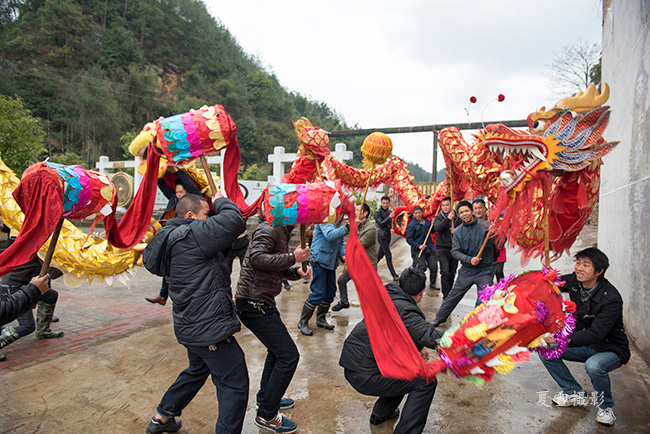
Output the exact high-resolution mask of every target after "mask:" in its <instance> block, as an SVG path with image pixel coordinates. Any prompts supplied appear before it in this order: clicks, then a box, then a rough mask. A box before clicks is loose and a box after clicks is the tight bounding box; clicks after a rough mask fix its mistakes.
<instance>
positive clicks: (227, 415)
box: [0, 191, 630, 434]
mask: <svg viewBox="0 0 650 434" xmlns="http://www.w3.org/2000/svg"><path fill="white" fill-rule="evenodd" d="M184 193H185V194H182V195H181V196H180V197H178V195H177V196H176V198H175V199H176V200H175V203H174V206H173V208H174V211H175V217H173V218H169V219H168V220H167V224H166V225H165V227H164V228H163V229H162V230H161V231H160V232H159V233H158V234H157V235H156V236H155V237H154V238H153V240H152V241H151V242H150V243H149V246H148V247H147V249H146V250H145V252H144V264H145V266H146V267H147V269H149V271H151V272H152V273H154V274H157V275H159V276H163V277H164V278H165V281H166V284H167V290H168V297H169V298H171V300H172V302H173V310H172V314H173V323H174V333H175V335H176V338H177V340H178V342H179V343H180V344H181V345H183V346H184V347H185V348H186V349H187V357H188V367H187V369H185V370H183V371H182V372H181V373H180V374H179V375H178V377H177V378H176V380H175V381H174V382H173V384H172V385H171V386H170V387H169V389H168V390H167V391H166V392H165V393H164V395H163V397H162V398H161V401H160V403H159V405H158V407H157V409H156V414H155V415H154V416H153V418H152V419H151V421H150V423H149V425H148V427H147V428H146V432H147V433H149V434H155V433H165V432H168V433H173V432H177V431H178V430H180V428H181V426H182V423H181V421H180V419H179V418H178V417H179V416H180V415H181V413H182V411H183V410H184V409H185V408H186V407H187V405H188V404H189V403H190V402H191V401H192V399H193V398H194V396H195V395H196V394H197V393H198V391H199V390H200V389H201V387H202V386H203V385H204V384H205V382H206V381H207V378H208V377H209V376H210V377H211V379H212V382H213V383H214V385H215V387H216V390H217V400H218V406H219V416H218V419H217V422H216V427H215V432H216V433H239V432H241V431H242V428H243V422H244V415H245V413H246V408H247V403H248V393H249V377H248V370H247V366H246V360H245V356H244V352H243V351H242V349H241V348H240V346H239V344H238V343H237V340H236V338H235V334H236V333H237V332H238V331H239V330H240V329H241V325H240V324H242V323H243V324H244V325H245V326H246V327H247V328H248V329H249V330H250V331H251V332H252V333H253V334H254V335H255V336H256V337H257V339H259V341H260V342H261V343H262V344H263V345H264V346H265V347H266V348H267V357H266V360H265V364H264V368H263V372H262V376H261V381H260V385H259V391H258V393H257V395H256V407H257V414H256V417H255V419H254V423H255V424H256V425H257V426H259V427H261V428H266V429H268V430H270V431H273V432H278V433H291V432H295V431H296V430H297V424H296V423H295V422H294V421H292V420H290V419H289V418H287V417H286V416H284V415H283V414H282V413H281V411H282V410H284V409H287V408H291V407H293V406H294V405H295V402H294V400H292V399H290V398H288V397H285V396H284V395H285V393H286V391H287V389H288V387H289V384H290V382H291V380H292V378H293V375H294V373H295V371H296V367H297V366H298V363H299V359H300V353H299V351H298V348H297V346H296V344H295V342H294V341H293V338H292V337H291V335H290V334H289V332H288V331H287V328H286V326H285V324H284V322H283V321H282V318H281V316H280V312H279V311H278V309H277V308H276V297H277V296H278V295H279V294H280V293H281V292H282V287H283V282H284V281H287V280H293V281H295V280H301V279H302V280H303V281H311V283H310V294H309V296H308V297H307V299H306V300H305V302H304V304H303V307H302V312H301V315H300V320H299V323H298V329H299V330H300V332H301V333H302V334H303V335H305V336H313V334H314V332H313V330H312V329H311V328H310V327H309V321H310V319H311V317H312V316H313V314H314V312H316V326H317V327H319V328H322V329H324V330H332V329H333V328H334V325H332V324H330V323H329V322H328V321H327V314H328V312H329V310H330V305H331V303H332V302H333V301H334V297H335V295H336V289H337V276H336V273H337V269H338V267H339V262H341V261H345V238H346V235H348V233H349V231H350V226H349V225H348V224H346V223H341V222H337V223H336V224H320V225H316V226H315V227H314V234H313V240H312V242H311V246H306V247H304V248H302V247H297V248H295V249H294V250H293V251H291V250H290V249H289V239H290V237H291V233H292V231H293V227H291V226H282V227H272V226H270V225H269V224H268V223H266V222H263V221H262V222H261V223H260V224H259V225H258V227H257V228H256V229H255V231H254V232H253V233H252V236H251V240H250V243H249V246H248V248H247V249H246V253H245V255H244V258H243V261H242V263H241V271H240V274H239V276H238V280H237V285H236V292H235V295H234V300H233V295H232V289H231V264H232V258H231V259H230V263H229V253H230V251H231V250H232V248H233V245H234V243H235V242H236V241H237V240H238V239H240V237H241V234H242V233H244V232H245V229H246V223H245V221H244V219H243V217H242V215H241V213H240V211H239V209H238V208H237V207H236V206H235V204H234V203H233V202H231V201H230V200H229V199H227V198H225V197H223V196H222V195H221V194H217V195H216V196H215V197H214V199H212V202H211V206H210V204H208V202H207V201H206V199H205V197H203V196H200V195H197V194H192V193H188V192H187V191H185V192H184ZM440 208H441V209H440V212H439V213H438V214H437V215H435V216H434V217H433V218H432V221H430V220H429V219H427V218H425V217H424V216H423V212H422V209H421V208H420V207H415V208H414V209H413V215H412V218H411V220H410V223H409V224H408V227H407V230H406V240H407V242H408V244H409V245H410V246H411V254H412V259H413V264H412V266H410V267H408V268H406V269H405V270H403V271H402V272H401V273H400V274H399V275H398V274H397V272H396V271H395V269H394V266H393V263H392V255H391V252H390V240H391V238H392V235H393V222H394V218H395V213H394V211H392V210H391V209H390V200H389V198H388V197H383V198H382V200H381V205H380V207H379V208H378V209H377V211H376V212H375V214H374V217H375V219H374V220H375V221H374V222H372V221H371V220H369V216H370V208H369V207H368V205H367V204H365V205H364V206H362V207H359V209H358V211H357V212H358V221H359V239H360V242H361V244H362V245H363V247H364V248H365V250H366V253H367V254H368V256H369V259H370V260H371V263H372V264H373V265H374V266H375V267H377V263H378V262H379V261H380V260H381V259H383V258H385V259H386V265H387V267H388V270H389V271H390V273H391V276H392V280H393V281H392V282H389V283H387V284H386V285H385V287H386V290H387V292H388V294H389V295H390V297H391V300H392V302H393V304H394V305H395V308H396V310H397V312H398V314H399V315H400V317H401V319H402V321H403V322H404V325H405V327H406V329H407V330H408V332H409V335H410V336H411V338H412V339H413V342H414V344H415V346H416V347H417V348H418V350H419V351H420V352H421V354H422V357H423V359H424V360H425V361H426V360H428V358H429V353H428V350H427V349H435V347H436V345H437V344H438V342H439V340H440V338H441V337H442V331H440V330H438V329H437V327H438V326H440V325H441V324H442V323H443V322H445V321H446V320H447V319H448V318H449V316H450V314H451V312H452V311H453V310H454V309H455V307H456V306H457V304H458V303H459V301H460V300H461V299H462V298H463V297H464V296H465V294H466V293H467V292H468V290H469V289H470V288H471V287H472V286H473V285H477V287H478V288H482V286H483V285H488V284H492V283H493V278H494V272H495V268H496V264H497V261H498V257H499V255H500V251H501V250H502V249H503V246H496V245H495V244H494V241H493V240H492V239H491V238H490V237H489V231H488V226H489V224H488V222H487V213H486V206H485V202H484V201H482V200H481V199H477V200H474V201H473V203H472V202H469V201H461V202H459V203H458V204H457V205H456V206H455V207H453V206H452V203H451V199H450V198H444V199H443V200H442V203H441V207H440ZM432 235H433V237H432ZM575 259H576V263H575V268H574V272H573V273H571V274H567V275H565V276H563V279H564V280H566V282H567V285H565V286H564V287H563V289H562V290H563V291H565V292H567V293H568V296H569V297H570V299H571V300H572V301H574V302H575V303H576V306H577V312H576V315H577V327H576V330H575V332H574V333H573V335H572V336H571V338H570V340H569V348H568V349H567V350H566V351H565V353H564V354H563V355H562V357H561V358H559V359H550V358H548V359H547V358H544V357H542V362H543V364H544V366H545V367H546V368H547V369H548V371H549V373H550V375H551V376H552V378H553V379H554V380H555V381H556V382H557V383H558V386H559V387H560V388H561V389H562V391H561V392H560V393H558V394H557V395H556V397H555V398H554V399H553V403H554V404H555V405H557V406H559V407H565V406H572V405H580V400H581V399H583V398H584V396H585V394H586V392H585V391H584V389H583V388H582V387H581V386H580V385H579V384H578V383H577V382H576V380H575V379H574V378H573V376H572V375H571V373H570V371H569V370H568V368H567V367H566V365H565V364H564V362H563V360H569V361H577V362H584V363H585V369H586V371H587V374H588V375H589V377H590V379H591V381H592V385H593V387H594V389H595V390H596V392H597V393H599V394H600V395H599V396H602V398H603V399H602V401H601V402H600V403H599V411H598V415H597V421H598V422H599V423H601V424H604V425H612V424H614V420H615V416H614V413H613V410H612V407H613V405H614V400H613V397H612V394H611V385H610V382H609V375H608V372H610V371H611V370H613V369H616V368H618V367H620V366H621V365H622V364H625V363H627V361H628V360H629V357H630V352H629V346H628V341H627V337H626V335H625V331H624V326H623V319H622V299H621V297H620V294H619V293H618V291H617V290H616V288H615V287H614V286H613V285H612V284H611V283H610V282H608V281H607V279H605V277H604V275H605V271H606V270H607V268H608V265H609V263H608V259H607V256H605V254H604V253H602V252H601V251H599V250H598V249H595V248H590V249H586V250H583V251H581V252H578V254H577V255H576V256H575ZM458 263H460V264H461V268H460V270H459V271H458V273H457V270H456V269H457V265H458ZM427 269H428V270H429V288H430V289H433V290H434V291H438V290H440V289H439V288H438V287H437V285H436V279H437V272H438V269H440V273H441V279H440V282H441V287H442V288H441V295H442V297H443V303H442V305H441V307H440V309H439V310H438V312H437V314H436V317H435V319H434V320H433V321H431V322H429V321H427V319H426V315H425V313H424V312H422V310H421V309H420V308H419V307H418V303H419V302H420V301H421V300H422V297H423V294H424V291H425V288H426V286H427V285H426V280H427V278H426V270H427ZM349 280H350V277H349V273H348V272H347V270H344V271H343V273H342V274H341V276H339V278H338V287H339V291H340V301H339V303H338V304H337V305H335V306H334V308H333V310H334V311H340V310H342V309H347V308H350V302H349V298H348V294H347V284H348V282H349ZM48 282H49V275H46V276H44V277H34V278H32V279H31V281H29V282H27V281H21V285H18V284H16V288H15V290H13V291H12V292H11V293H10V294H5V295H4V296H3V297H2V298H0V300H1V301H2V304H1V309H0V319H1V320H2V324H6V323H9V322H11V321H13V320H14V319H15V318H16V317H18V316H20V315H24V314H25V313H26V312H30V311H31V308H33V307H34V305H35V304H36V303H37V302H38V300H44V299H43V296H44V295H45V294H47V292H48ZM50 291H51V290H50ZM161 297H162V296H161ZM48 300H51V299H48ZM54 300H55V299H54ZM477 303H478V301H477ZM46 304H47V303H46ZM52 312H53V308H52V310H51V312H49V317H46V318H45V319H44V320H45V321H46V322H47V327H45V328H42V329H39V330H40V332H42V333H46V334H47V333H50V334H52V333H53V334H56V332H54V331H52V330H50V329H49V323H50V321H51V319H52V318H51V314H52ZM32 320H33V317H32ZM3 333H4V332H3ZM46 337H55V336H46ZM546 342H547V344H548V345H549V347H551V348H552V347H553V346H554V345H557V343H556V342H555V341H554V339H553V338H552V337H548V338H547V339H546ZM339 363H340V365H341V366H342V367H343V369H344V374H345V378H346V379H347V381H348V382H349V383H350V385H351V386H352V387H353V388H354V389H355V390H357V391H358V392H359V393H362V394H365V395H369V396H376V397H378V399H377V401H376V403H375V405H374V408H373V410H372V413H371V416H370V423H371V424H374V425H378V424H381V423H383V422H385V421H387V420H390V419H395V418H398V417H399V421H398V422H397V424H396V425H395V430H394V432H395V433H420V432H422V430H423V429H424V426H425V424H426V420H427V415H428V412H429V407H430V405H431V402H432V400H433V397H434V394H435V390H436V385H437V383H436V382H435V381H425V380H424V379H422V378H416V379H414V380H412V381H405V380H397V379H392V378H387V377H384V376H383V375H382V374H381V371H380V369H379V367H378V365H377V362H376V360H375V357H374V354H373V351H372V347H371V344H370V340H369V337H368V331H367V327H366V324H365V321H361V322H360V323H359V324H357V325H356V326H355V327H354V329H353V331H352V332H351V333H350V334H349V336H348V337H347V339H346V340H345V342H344V343H343V348H342V351H341V354H340V362H339ZM405 396H407V399H406V403H405V404H404V406H403V408H402V414H401V417H400V411H399V406H400V404H401V402H402V401H403V399H404V397H405Z"/></svg>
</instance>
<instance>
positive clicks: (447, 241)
mask: <svg viewBox="0 0 650 434" xmlns="http://www.w3.org/2000/svg"><path fill="white" fill-rule="evenodd" d="M461 224H463V221H462V220H461V219H459V218H458V217H456V212H455V211H454V209H453V207H452V206H451V198H450V197H449V196H447V197H444V198H442V200H441V201H440V213H439V214H438V215H437V216H436V218H435V219H434V220H433V229H434V230H435V231H436V232H437V233H438V235H437V236H436V250H437V255H438V263H439V264H440V286H442V298H446V297H447V295H448V294H449V292H450V291H451V288H452V287H453V286H454V279H455V278H456V269H457V268H458V261H457V260H456V259H455V258H454V257H453V256H452V255H451V237H452V235H453V234H454V230H455V228H457V227H458V226H460V225H461Z"/></svg>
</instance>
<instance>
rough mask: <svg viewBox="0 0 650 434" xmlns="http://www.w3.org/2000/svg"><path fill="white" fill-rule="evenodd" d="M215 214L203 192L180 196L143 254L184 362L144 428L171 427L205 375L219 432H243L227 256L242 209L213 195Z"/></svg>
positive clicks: (244, 388)
mask: <svg viewBox="0 0 650 434" xmlns="http://www.w3.org/2000/svg"><path fill="white" fill-rule="evenodd" d="M212 205H213V209H214V213H215V215H214V216H212V217H208V213H209V210H210V208H209V206H208V203H207V202H206V201H205V199H204V198H203V197H202V196H198V195H193V194H189V195H187V196H185V197H183V198H182V199H180V200H179V201H178V204H177V205H176V215H177V216H179V217H176V218H172V219H170V220H169V221H168V222H167V225H166V226H165V227H164V228H163V229H162V230H161V231H160V232H159V233H158V234H157V235H156V236H155V237H154V238H153V239H152V240H151V242H150V243H149V246H148V247H147V249H146V250H145V252H144V263H145V266H146V267H147V269H149V270H150V271H152V270H153V271H155V272H156V273H157V274H159V275H162V276H165V277H166V279H167V282H168V283H169V296H170V297H171V299H172V301H173V302H174V308H173V311H172V315H173V319H174V333H175V334H176V339H178V342H179V343H180V344H182V345H183V346H184V347H185V348H187V357H188V359H189V367H188V368H187V369H186V370H184V371H183V372H181V373H180V375H179V376H178V378H177V379H176V381H175V382H174V384H172V385H171V386H170V387H169V389H168V390H167V392H166V393H165V395H164V396H163V398H162V400H161V402H160V404H159V405H158V408H157V413H156V415H155V416H154V418H153V419H152V420H151V423H150V424H149V426H148V427H147V433H149V434H157V433H165V432H176V431H178V430H179V429H180V428H181V421H180V420H179V419H176V416H180V414H181V412H182V411H183V409H184V408H185V407H186V406H187V405H188V404H189V403H190V401H192V398H194V396H195V395H196V394H197V392H198V391H199V390H200V389H201V387H203V384H204V383H205V381H206V380H207V378H208V376H209V375H212V382H213V383H214V384H215V386H216V387H217V395H218V402H219V418H218V419H217V424H216V429H215V432H216V433H224V434H225V433H240V432H241V430H242V425H243V423H244V416H245V414H246V405H247V403H248V371H247V369H246V361H245V359H244V352H243V351H242V350H241V348H240V347H239V344H238V343H237V341H236V340H235V338H234V336H233V335H234V334H235V333H236V332H238V331H239V330H240V324H239V320H238V319H237V316H236V315H235V306H234V303H233V300H232V293H231V289H230V273H229V270H228V265H227V263H226V257H225V254H226V253H227V250H228V249H229V248H230V246H231V245H232V243H233V241H235V240H236V239H237V237H238V236H239V234H241V233H242V232H243V231H244V230H245V229H246V225H245V223H244V219H243V218H242V215H241V213H240V211H239V208H237V206H236V205H235V204H234V203H232V202H231V201H230V200H228V199H226V198H224V197H223V195H221V194H220V193H218V194H217V195H215V198H214V200H213V203H212Z"/></svg>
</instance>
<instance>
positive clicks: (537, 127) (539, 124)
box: [533, 121, 547, 133]
mask: <svg viewBox="0 0 650 434" xmlns="http://www.w3.org/2000/svg"><path fill="white" fill-rule="evenodd" d="M546 127H547V125H546V122H544V121H535V123H534V124H533V131H534V132H536V133H541V132H542V131H544V130H545V129H546Z"/></svg>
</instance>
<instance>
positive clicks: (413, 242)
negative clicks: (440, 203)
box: [406, 206, 440, 291]
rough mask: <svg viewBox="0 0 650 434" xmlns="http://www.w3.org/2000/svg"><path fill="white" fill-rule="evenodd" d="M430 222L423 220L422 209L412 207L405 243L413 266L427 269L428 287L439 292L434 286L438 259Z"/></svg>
mask: <svg viewBox="0 0 650 434" xmlns="http://www.w3.org/2000/svg"><path fill="white" fill-rule="evenodd" d="M430 228H431V222H430V221H429V220H428V219H426V218H424V216H423V213H422V207H420V206H415V207H413V220H411V221H410V222H409V224H408V226H407V227H406V242H407V243H408V244H409V245H410V246H411V257H412V258H413V266H414V267H419V268H420V269H422V270H423V271H425V272H426V271H427V267H428V268H429V282H430V284H429V287H430V288H432V289H435V290H436V291H438V290H440V288H438V287H437V286H436V275H437V274H438V258H437V257H436V248H435V246H434V245H433V240H432V239H431V232H430V230H429V229H430Z"/></svg>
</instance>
